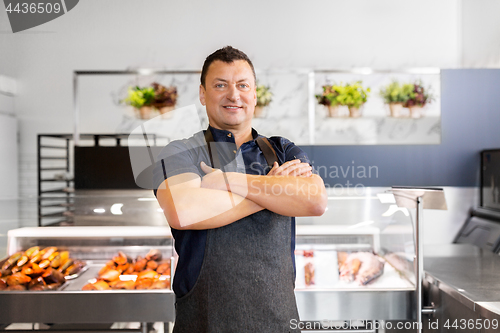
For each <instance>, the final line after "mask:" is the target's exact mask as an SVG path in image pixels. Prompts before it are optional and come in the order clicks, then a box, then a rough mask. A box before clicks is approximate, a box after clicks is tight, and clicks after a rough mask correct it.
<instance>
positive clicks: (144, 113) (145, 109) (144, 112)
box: [138, 106, 153, 119]
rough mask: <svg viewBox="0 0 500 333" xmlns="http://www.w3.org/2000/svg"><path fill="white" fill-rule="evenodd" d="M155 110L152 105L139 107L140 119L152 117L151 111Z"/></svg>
mask: <svg viewBox="0 0 500 333" xmlns="http://www.w3.org/2000/svg"><path fill="white" fill-rule="evenodd" d="M152 111H153V107H152V106H141V108H140V109H139V117H138V118H139V119H150V118H151V112H152Z"/></svg>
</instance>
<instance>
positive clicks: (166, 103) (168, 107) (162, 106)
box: [151, 82, 177, 117]
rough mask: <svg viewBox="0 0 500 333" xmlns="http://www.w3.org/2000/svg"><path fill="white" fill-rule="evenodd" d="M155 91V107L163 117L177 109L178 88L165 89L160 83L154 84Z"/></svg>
mask: <svg viewBox="0 0 500 333" xmlns="http://www.w3.org/2000/svg"><path fill="white" fill-rule="evenodd" d="M151 86H152V87H153V90H154V101H153V104H152V105H153V106H154V107H155V108H156V109H158V111H159V112H160V114H161V115H162V117H166V115H167V114H168V112H170V111H172V110H173V109H174V108H175V104H176V103H177V87H168V88H167V87H165V86H164V85H161V84H159V83H156V82H154V83H152V84H151Z"/></svg>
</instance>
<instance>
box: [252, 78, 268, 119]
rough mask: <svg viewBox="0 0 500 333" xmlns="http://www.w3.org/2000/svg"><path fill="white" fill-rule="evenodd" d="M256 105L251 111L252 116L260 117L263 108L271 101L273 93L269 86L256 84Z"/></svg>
mask: <svg viewBox="0 0 500 333" xmlns="http://www.w3.org/2000/svg"><path fill="white" fill-rule="evenodd" d="M256 90H257V105H256V106H255V111H254V113H253V115H254V117H256V118H260V117H262V116H263V114H264V108H265V107H266V106H268V105H269V103H271V101H272V99H273V93H272V92H271V88H270V87H269V86H265V85H263V84H257V87H256Z"/></svg>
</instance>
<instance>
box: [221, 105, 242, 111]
mask: <svg viewBox="0 0 500 333" xmlns="http://www.w3.org/2000/svg"><path fill="white" fill-rule="evenodd" d="M223 108H224V109H228V110H238V109H241V106H237V105H224V106H223Z"/></svg>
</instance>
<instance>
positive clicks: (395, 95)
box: [380, 80, 413, 104]
mask: <svg viewBox="0 0 500 333" xmlns="http://www.w3.org/2000/svg"><path fill="white" fill-rule="evenodd" d="M412 91H413V84H401V83H399V82H398V81H396V80H394V81H392V82H391V83H389V84H388V85H386V86H385V87H382V88H381V89H380V96H381V97H382V98H383V99H384V102H385V103H387V104H393V103H401V104H404V103H406V102H407V101H408V100H409V99H410V97H411V96H412Z"/></svg>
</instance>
